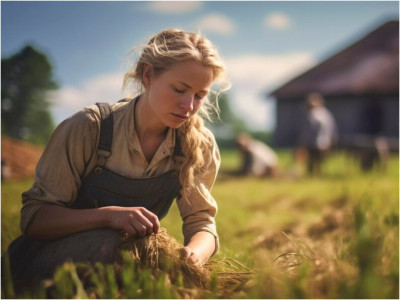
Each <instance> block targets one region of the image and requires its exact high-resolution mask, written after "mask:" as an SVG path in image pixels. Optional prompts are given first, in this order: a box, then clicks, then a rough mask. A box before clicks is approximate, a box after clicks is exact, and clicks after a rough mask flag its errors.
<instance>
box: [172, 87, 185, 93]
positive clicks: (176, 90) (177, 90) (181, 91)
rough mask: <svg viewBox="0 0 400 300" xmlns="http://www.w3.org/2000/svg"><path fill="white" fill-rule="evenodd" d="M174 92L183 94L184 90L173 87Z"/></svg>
mask: <svg viewBox="0 0 400 300" xmlns="http://www.w3.org/2000/svg"><path fill="white" fill-rule="evenodd" d="M174 90H175V92H177V93H179V94H183V93H184V92H185V91H184V90H180V89H177V88H174Z"/></svg>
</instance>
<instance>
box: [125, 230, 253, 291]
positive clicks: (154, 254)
mask: <svg viewBox="0 0 400 300" xmlns="http://www.w3.org/2000/svg"><path fill="white" fill-rule="evenodd" d="M120 249H121V250H123V251H127V252H128V253H129V254H130V256H131V257H132V258H133V259H134V260H135V261H136V263H137V266H138V268H139V269H140V268H141V269H144V268H150V269H151V270H152V272H153V274H155V275H157V273H160V271H161V272H167V273H168V275H169V279H170V281H171V283H172V284H174V283H175V282H176V280H177V278H178V276H179V274H182V276H183V285H184V287H185V288H187V289H201V290H202V293H200V294H203V295H206V294H210V293H215V294H216V295H218V296H223V297H226V296H228V295H231V294H232V293H234V292H235V291H237V290H239V289H240V287H242V286H243V285H244V284H245V283H246V282H247V281H249V279H250V278H251V277H252V276H253V272H252V271H251V270H249V269H248V268H246V267H245V266H243V265H242V264H240V263H239V262H237V261H235V260H231V259H213V260H210V261H209V262H207V263H206V264H205V265H204V266H203V267H198V266H196V265H194V264H193V263H192V262H191V261H190V260H188V259H185V258H184V251H183V246H182V245H181V244H180V243H178V241H176V240H175V239H174V238H173V237H171V236H170V235H169V234H168V233H167V231H166V229H165V228H161V229H160V231H159V233H158V234H153V235H150V236H146V237H143V238H131V237H124V238H123V240H122V243H121V245H120ZM197 295H198V296H200V295H199V294H198V293H197Z"/></svg>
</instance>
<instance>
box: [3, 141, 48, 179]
mask: <svg viewBox="0 0 400 300" xmlns="http://www.w3.org/2000/svg"><path fill="white" fill-rule="evenodd" d="M42 152H43V148H42V147H38V146H34V145H32V144H29V143H27V142H24V141H20V140H15V139H11V138H6V137H2V138H1V162H2V168H1V169H2V170H1V171H2V172H1V173H2V180H9V179H24V178H29V177H33V176H34V175H35V168H36V164H37V162H38V161H39V158H40V156H41V155H42Z"/></svg>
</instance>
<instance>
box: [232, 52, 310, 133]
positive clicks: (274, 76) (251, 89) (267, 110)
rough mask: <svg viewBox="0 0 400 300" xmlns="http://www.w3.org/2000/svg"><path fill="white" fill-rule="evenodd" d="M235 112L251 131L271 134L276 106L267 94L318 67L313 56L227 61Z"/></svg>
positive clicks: (257, 57) (296, 54)
mask: <svg viewBox="0 0 400 300" xmlns="http://www.w3.org/2000/svg"><path fill="white" fill-rule="evenodd" d="M226 64H227V67H228V72H229V77H230V80H231V82H232V89H231V90H230V91H229V95H230V99H231V106H232V109H233V111H234V112H235V113H236V114H237V115H238V116H239V117H241V118H243V119H244V120H245V121H246V122H247V123H248V124H249V125H250V126H251V127H253V128H258V129H268V130H271V129H273V127H274V126H275V104H274V102H273V101H267V94H268V93H269V92H272V91H273V89H275V88H277V87H278V86H279V85H281V84H284V83H285V82H287V81H288V80H289V79H291V78H293V77H294V76H296V75H299V74H300V73H302V72H303V71H306V70H307V69H308V68H310V67H311V66H313V65H314V64H315V61H314V58H313V57H312V55H311V54H310V53H287V54H281V55H261V54H254V55H243V56H236V57H232V58H229V59H227V60H226Z"/></svg>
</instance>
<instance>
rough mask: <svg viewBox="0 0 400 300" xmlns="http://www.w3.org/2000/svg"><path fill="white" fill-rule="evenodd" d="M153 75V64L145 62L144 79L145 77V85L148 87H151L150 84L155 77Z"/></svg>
mask: <svg viewBox="0 0 400 300" xmlns="http://www.w3.org/2000/svg"><path fill="white" fill-rule="evenodd" d="M153 75H154V70H153V66H151V65H149V64H145V66H144V70H143V78H142V79H143V83H144V86H145V87H146V88H147V87H149V85H150V83H151V81H152V79H153V77H154V76H153Z"/></svg>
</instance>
